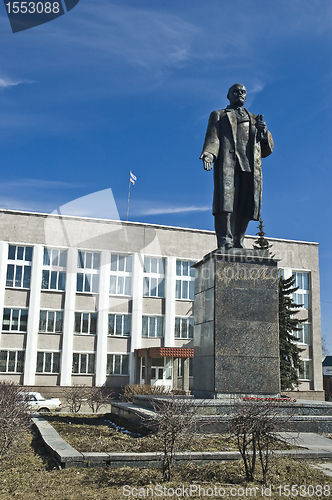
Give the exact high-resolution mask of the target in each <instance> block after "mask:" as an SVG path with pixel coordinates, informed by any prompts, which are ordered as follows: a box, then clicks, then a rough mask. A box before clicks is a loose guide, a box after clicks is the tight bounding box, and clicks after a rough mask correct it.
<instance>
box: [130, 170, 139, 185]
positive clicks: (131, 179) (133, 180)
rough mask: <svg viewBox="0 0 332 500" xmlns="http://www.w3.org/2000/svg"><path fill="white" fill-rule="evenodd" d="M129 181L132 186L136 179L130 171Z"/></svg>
mask: <svg viewBox="0 0 332 500" xmlns="http://www.w3.org/2000/svg"><path fill="white" fill-rule="evenodd" d="M129 180H130V182H131V183H132V184H135V182H136V181H137V177H136V175H134V174H133V173H132V171H130V175H129Z"/></svg>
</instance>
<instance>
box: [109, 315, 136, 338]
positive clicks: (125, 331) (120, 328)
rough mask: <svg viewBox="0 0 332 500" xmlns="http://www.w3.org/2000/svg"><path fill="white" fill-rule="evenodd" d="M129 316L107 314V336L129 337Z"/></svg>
mask: <svg viewBox="0 0 332 500" xmlns="http://www.w3.org/2000/svg"><path fill="white" fill-rule="evenodd" d="M130 326H131V315H130V314H109V315H108V335H121V336H122V337H129V336H130Z"/></svg>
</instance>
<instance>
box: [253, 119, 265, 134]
mask: <svg viewBox="0 0 332 500" xmlns="http://www.w3.org/2000/svg"><path fill="white" fill-rule="evenodd" d="M255 127H256V128H257V130H258V132H260V134H261V135H266V133H267V126H266V123H265V122H264V121H263V120H257V122H256V123H255Z"/></svg>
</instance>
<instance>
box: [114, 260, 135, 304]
mask: <svg viewBox="0 0 332 500" xmlns="http://www.w3.org/2000/svg"><path fill="white" fill-rule="evenodd" d="M131 273H132V256H131V255H115V254H112V255H111V276H110V294H113V295H131Z"/></svg>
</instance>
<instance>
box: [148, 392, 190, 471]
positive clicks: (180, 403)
mask: <svg viewBox="0 0 332 500" xmlns="http://www.w3.org/2000/svg"><path fill="white" fill-rule="evenodd" d="M150 401H151V404H152V406H153V409H154V412H153V413H152V414H151V416H148V417H146V420H147V421H148V423H149V426H151V427H154V428H156V433H157V436H158V437H159V439H160V442H161V444H162V452H163V455H162V460H163V467H162V469H163V479H164V481H170V480H171V478H172V475H173V470H174V462H175V453H176V452H177V451H180V450H183V449H184V448H185V447H186V446H187V444H188V441H189V439H190V436H191V434H192V433H193V432H195V430H196V424H197V415H198V405H197V404H195V401H194V399H193V398H184V397H183V396H175V395H174V394H172V395H170V396H163V397H156V398H153V397H151V398H150Z"/></svg>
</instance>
